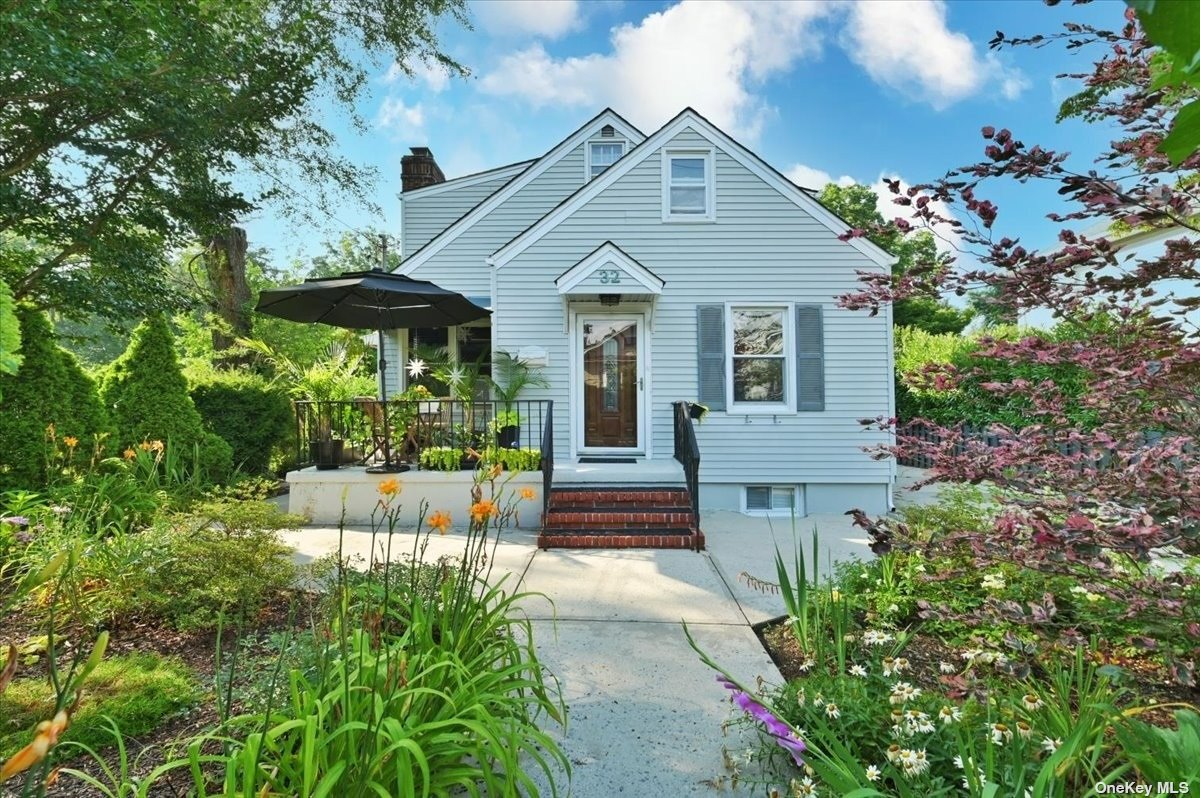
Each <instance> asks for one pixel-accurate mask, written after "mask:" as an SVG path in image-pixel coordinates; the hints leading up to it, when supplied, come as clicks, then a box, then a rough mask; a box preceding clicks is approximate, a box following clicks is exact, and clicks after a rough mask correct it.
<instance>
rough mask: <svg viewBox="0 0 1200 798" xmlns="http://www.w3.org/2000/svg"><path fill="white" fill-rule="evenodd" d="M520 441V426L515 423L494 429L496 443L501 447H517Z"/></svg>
mask: <svg viewBox="0 0 1200 798" xmlns="http://www.w3.org/2000/svg"><path fill="white" fill-rule="evenodd" d="M520 443H521V428H520V427H518V426H517V425H516V424H513V425H512V426H510V427H501V428H500V429H499V430H497V431H496V445H497V446H499V447H500V448H501V449H517V448H519V447H520Z"/></svg>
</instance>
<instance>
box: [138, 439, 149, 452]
mask: <svg viewBox="0 0 1200 798" xmlns="http://www.w3.org/2000/svg"><path fill="white" fill-rule="evenodd" d="M138 448H139V449H141V450H142V451H143V452H148V451H150V441H142V442H141V443H139V444H138Z"/></svg>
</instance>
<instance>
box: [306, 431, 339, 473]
mask: <svg viewBox="0 0 1200 798" xmlns="http://www.w3.org/2000/svg"><path fill="white" fill-rule="evenodd" d="M345 444H346V442H345V441H343V440H339V439H337V438H334V439H332V440H327V441H309V442H308V457H309V459H310V460H312V461H313V462H314V463H316V464H317V470H318V471H332V470H333V469H335V468H338V467H339V466H341V464H342V447H343V446H345Z"/></svg>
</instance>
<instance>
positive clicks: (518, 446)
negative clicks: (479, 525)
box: [294, 397, 552, 470]
mask: <svg viewBox="0 0 1200 798" xmlns="http://www.w3.org/2000/svg"><path fill="white" fill-rule="evenodd" d="M551 404H552V403H551V402H549V401H537V400H517V401H514V402H507V403H506V402H500V401H474V402H469V401H461V400H457V399H430V400H428V401H421V400H408V399H389V400H388V401H387V402H382V401H380V400H378V399H374V398H370V397H364V398H362V399H350V400H345V401H308V400H303V401H297V402H295V403H294V406H295V411H296V459H297V462H298V463H299V464H300V466H301V467H304V466H310V465H316V466H317V467H318V468H337V467H340V466H344V465H365V466H383V467H386V466H400V465H407V466H409V467H410V468H426V469H436V470H453V469H454V467H462V468H470V467H471V465H472V462H473V461H474V460H475V458H476V457H477V456H480V455H484V456H486V455H487V454H488V453H489V452H491V453H493V454H496V453H497V450H508V451H507V452H499V455H500V456H501V459H503V460H504V461H505V462H506V465H508V467H510V468H514V470H515V468H516V467H515V466H514V465H513V464H516V463H519V464H520V466H519V467H520V468H521V469H522V470H534V469H535V468H539V467H541V465H542V463H544V462H545V459H544V454H542V453H541V452H540V451H539V447H540V446H542V445H544V441H545V440H546V439H547V435H546V432H547V431H548V430H549V424H550V417H551V415H550V414H551ZM513 450H525V451H523V452H520V453H518V452H514V451H513ZM456 458H461V464H460V465H459V466H455V460H456Z"/></svg>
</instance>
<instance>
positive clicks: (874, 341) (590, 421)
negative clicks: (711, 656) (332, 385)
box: [383, 109, 894, 545]
mask: <svg viewBox="0 0 1200 798" xmlns="http://www.w3.org/2000/svg"><path fill="white" fill-rule="evenodd" d="M403 162H404V192H403V195H402V197H401V199H402V203H403V217H402V218H403V230H402V251H403V260H402V262H401V265H400V267H399V269H398V272H399V273H401V274H405V275H408V276H411V277H414V278H419V279H424V280H430V281H433V282H435V283H437V284H438V285H440V286H442V287H444V288H449V289H451V290H454V291H457V292H459V293H461V294H463V295H465V296H467V297H469V298H471V299H472V300H474V301H475V302H476V303H478V304H481V305H484V306H486V307H489V308H491V309H492V316H491V318H490V326H489V321H485V322H483V323H482V326H474V327H465V328H461V329H454V328H451V329H449V330H445V331H421V330H397V331H394V332H393V333H392V334H391V336H390V337H389V338H388V339H387V341H386V344H385V349H386V350H387V351H386V353H385V354H386V360H387V364H388V365H387V369H386V373H385V374H384V375H383V379H386V380H387V387H388V393H389V394H390V395H396V394H398V393H399V392H400V391H402V390H404V388H405V385H406V370H405V364H406V363H407V362H408V361H409V359H410V352H411V348H412V347H413V346H414V344H416V343H417V342H429V341H433V342H435V343H439V344H445V345H447V346H448V347H449V348H450V350H451V351H452V353H453V352H454V351H455V350H458V351H459V352H460V353H461V354H463V355H466V354H467V351H468V350H469V351H470V352H471V353H475V352H478V351H481V347H482V348H483V349H486V348H489V347H490V349H491V350H492V351H500V350H502V351H505V352H508V353H511V354H513V355H516V356H519V357H521V358H523V359H525V360H526V362H528V363H530V364H532V365H534V366H536V367H538V368H540V369H541V371H542V373H543V374H544V376H545V377H546V378H547V379H548V381H549V387H547V388H531V389H529V390H527V391H526V392H525V393H524V394H522V397H521V398H522V399H533V400H553V411H552V414H553V419H552V420H553V431H552V436H553V463H552V465H553V470H554V474H553V484H554V485H555V486H560V485H567V484H575V483H578V482H586V481H588V480H591V481H592V482H596V483H602V484H604V485H606V486H608V487H614V486H625V487H629V488H634V487H639V486H640V487H647V486H654V485H657V484H662V483H663V482H671V481H680V479H681V476H682V472H681V471H680V462H682V459H681V458H679V457H677V452H678V449H677V447H678V446H679V445H680V441H679V440H678V439H679V436H680V435H681V434H685V433H686V432H687V431H684V433H681V432H680V431H679V430H678V429H677V413H678V410H677V408H676V405H675V403H678V402H696V403H700V404H703V405H705V406H707V407H708V409H709V413H708V414H707V416H706V417H705V418H704V419H703V420H702V422H701V423H698V424H696V425H695V426H694V427H693V428H692V429H694V436H695V444H696V446H697V448H698V452H699V456H700V462H699V469H698V471H699V473H698V483H699V484H698V497H697V499H698V504H699V507H700V508H701V509H705V508H722V509H731V510H738V511H742V512H777V513H781V514H791V513H793V512H795V513H796V514H797V515H805V514H808V513H841V512H844V511H846V510H848V509H850V508H852V507H859V508H862V509H864V510H866V511H868V512H876V513H877V512H883V511H886V510H887V509H889V505H890V496H891V486H892V481H893V474H894V467H893V464H892V462H891V461H890V460H874V459H872V458H871V457H870V455H869V454H868V453H867V452H865V451H864V448H865V447H869V446H872V445H875V444H879V443H883V442H885V439H884V437H883V436H882V434H880V433H877V432H870V431H867V430H866V429H865V428H864V427H863V426H862V425H860V423H859V419H862V418H872V417H876V416H891V415H893V402H894V398H893V393H892V335H891V313H890V309H889V310H888V311H886V312H882V313H880V314H879V315H877V316H875V317H871V316H869V315H868V314H867V313H865V312H856V311H849V310H844V309H841V308H839V307H838V306H837V300H836V297H837V296H838V295H840V294H843V293H847V292H850V291H853V290H855V289H856V286H857V273H858V272H860V271H871V270H887V269H889V267H890V264H891V262H892V258H891V257H890V256H889V255H888V254H886V253H885V252H883V251H882V250H880V249H879V248H877V247H875V246H874V245H872V244H871V243H869V242H867V241H866V240H865V239H861V238H859V239H852V240H850V241H841V240H839V239H838V236H839V235H840V234H842V233H843V232H845V230H846V229H847V224H846V223H845V222H844V221H842V220H841V219H839V218H838V217H836V216H835V215H834V214H833V213H831V212H830V211H829V210H827V209H826V208H825V207H823V206H822V205H821V204H820V203H819V202H817V200H816V199H815V198H814V197H813V196H812V194H811V193H810V192H808V191H806V190H804V189H802V188H799V187H797V186H796V185H794V184H793V183H791V182H790V181H789V180H787V179H786V178H785V177H783V176H782V175H781V174H780V173H779V172H777V171H776V170H775V169H773V168H772V167H771V166H770V165H768V164H767V163H765V162H764V161H763V160H762V159H761V158H759V157H758V156H757V155H755V154H754V153H753V152H751V151H750V150H748V149H747V148H745V147H744V146H742V145H741V144H739V143H738V142H736V141H734V140H733V139H732V138H731V137H730V136H728V135H727V134H726V133H724V132H723V131H721V130H720V129H718V128H717V127H716V126H714V125H713V124H712V123H711V122H709V121H708V120H707V119H705V118H704V117H702V116H701V115H700V114H698V113H696V112H695V111H693V110H691V109H687V110H684V111H683V112H682V113H680V114H679V115H678V116H676V117H675V118H674V119H672V120H671V121H670V122H668V123H667V124H665V125H663V126H662V127H661V128H660V129H658V130H657V131H655V132H654V133H652V134H650V135H648V136H647V135H645V134H643V133H642V132H640V131H639V130H637V129H636V128H635V127H633V126H632V125H631V124H629V123H628V122H627V121H626V120H625V119H623V118H622V117H621V116H619V115H618V114H616V113H614V112H613V111H611V110H605V111H604V112H602V113H600V114H599V115H597V116H596V117H595V118H593V119H592V120H590V121H589V122H587V123H586V124H585V125H583V126H582V127H580V128H579V129H578V130H576V131H575V132H574V133H572V134H571V135H569V136H567V137H566V138H565V139H563V140H562V141H561V142H560V143H559V144H557V145H556V146H555V147H554V148H553V149H551V150H550V151H549V152H547V153H546V154H545V155H543V156H541V157H540V158H537V159H535V160H532V161H524V162H521V163H515V164H511V165H507V166H501V167H498V168H496V169H493V170H490V171H486V172H481V173H478V174H473V175H468V176H466V177H460V178H456V179H453V180H445V179H444V178H443V176H442V172H441V170H440V169H439V168H438V167H437V165H436V163H435V162H434V159H433V154H432V152H431V151H430V150H429V149H427V148H413V150H412V154H411V155H407V156H405V157H404V159H403ZM689 426H690V425H689ZM683 459H685V458H683ZM577 498H578V497H577ZM618 498H619V497H616V496H615V495H612V496H608V497H605V496H601V495H589V496H583V501H576V502H574V504H573V506H571V507H562V508H559V509H560V510H562V511H563V512H566V511H567V510H580V509H590V508H594V507H603V506H604V505H605V504H606V499H611V500H612V501H614V502H616V501H618ZM652 503H653V502H651V504H652ZM568 504H571V503H570V502H568ZM549 510H550V512H551V513H552V512H553V511H554V506H553V505H550V507H549ZM598 518H599V520H600V523H601V524H603V523H604V522H605V520H606V519H605V518H604V517H602V516H598ZM575 520H587V519H586V518H584V517H583V516H577V517H575ZM593 520H596V519H593ZM608 520H610V521H611V520H612V519H608ZM562 526H570V524H563V525H562ZM635 544H636V543H635ZM635 544H627V545H635ZM596 545H598V544H596Z"/></svg>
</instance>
